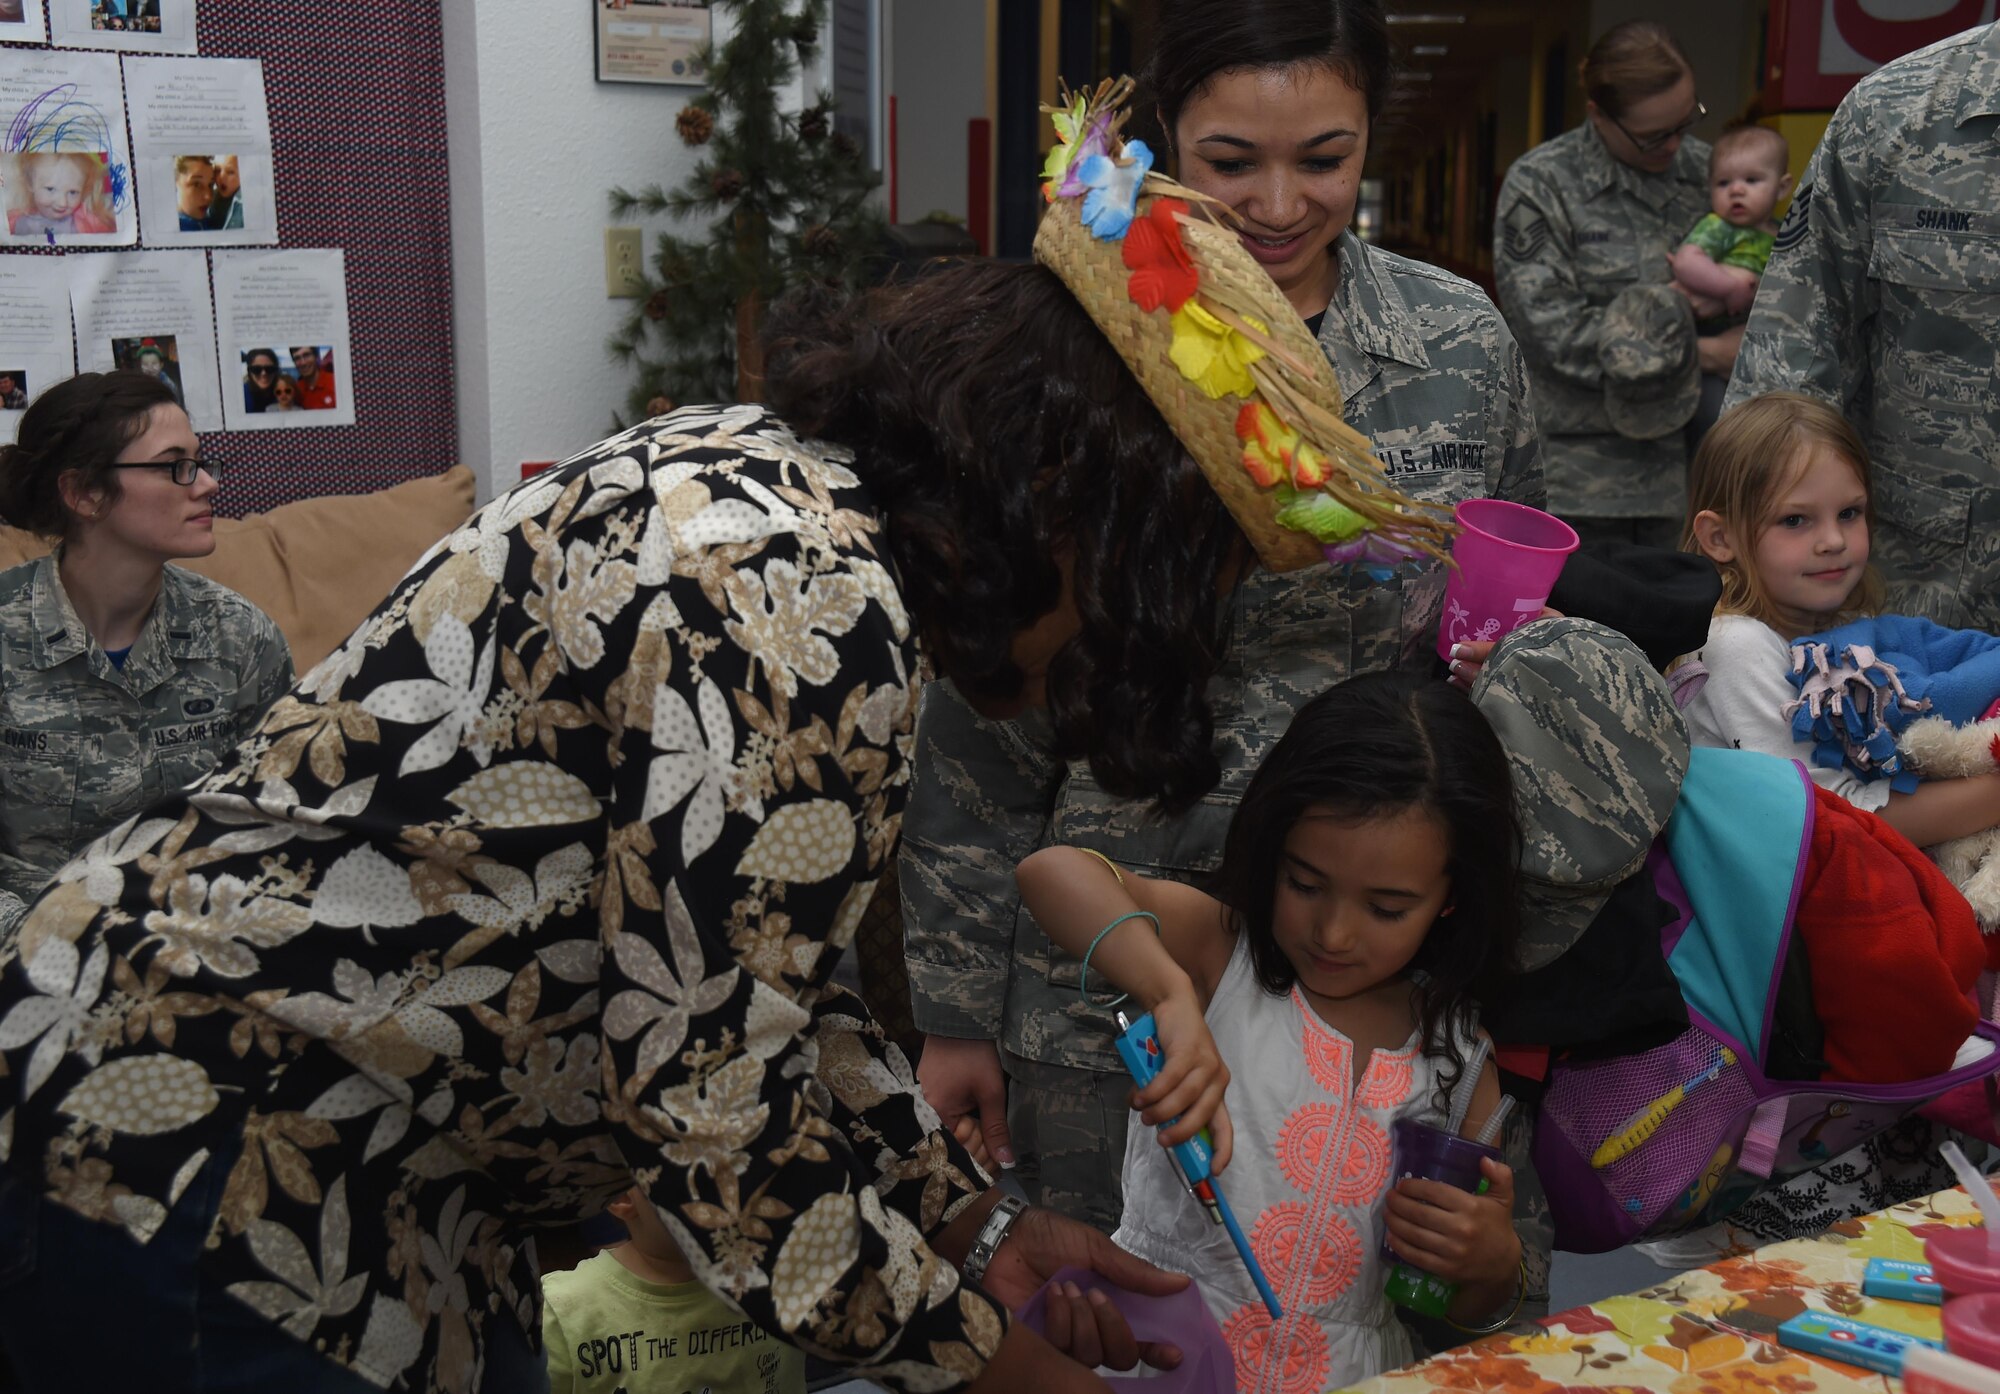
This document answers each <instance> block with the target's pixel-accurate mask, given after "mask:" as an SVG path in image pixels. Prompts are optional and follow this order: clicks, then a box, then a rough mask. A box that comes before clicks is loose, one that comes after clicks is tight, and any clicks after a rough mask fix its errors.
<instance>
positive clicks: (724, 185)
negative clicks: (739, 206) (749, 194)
mask: <svg viewBox="0 0 2000 1394" xmlns="http://www.w3.org/2000/svg"><path fill="white" fill-rule="evenodd" d="M709 188H711V189H713V190H714V191H715V196H716V197H717V198H720V199H733V198H735V197H736V196H737V195H738V194H740V193H742V192H743V171H742V170H740V169H725V170H718V171H717V172H716V175H715V178H714V179H712V180H710V181H709Z"/></svg>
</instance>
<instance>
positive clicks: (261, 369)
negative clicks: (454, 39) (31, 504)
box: [243, 126, 1625, 378]
mask: <svg viewBox="0 0 2000 1394" xmlns="http://www.w3.org/2000/svg"><path fill="white" fill-rule="evenodd" d="M1618 129H1619V130H1621V131H1622V130H1624V129H1625V128H1624V127H1623V126H1620V127H1619V128H1618ZM243 371H244V372H246V373H248V374H249V375H250V376H251V377H253V378H267V377H269V376H271V374H273V373H275V372H277V371H278V365H277V364H275V363H252V364H251V365H250V366H249V367H248V368H245V369H244V370H243Z"/></svg>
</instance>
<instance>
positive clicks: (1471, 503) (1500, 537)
mask: <svg viewBox="0 0 2000 1394" xmlns="http://www.w3.org/2000/svg"><path fill="white" fill-rule="evenodd" d="M1452 513H1453V516H1454V517H1455V518H1456V519H1457V520H1458V540H1457V541H1456V542H1454V543H1453V544H1452V548H1451V555H1452V560H1453V561H1455V562H1457V563H1458V565H1457V566H1456V567H1454V568H1453V569H1452V571H1451V579H1450V580H1449V581H1447V582H1446V583H1445V590H1444V617H1443V619H1442V620H1440V621H1439V623H1438V657H1439V658H1443V659H1449V658H1450V657H1451V649H1452V645H1454V644H1465V643H1479V642H1481V641H1484V640H1491V639H1499V638H1503V637H1504V636H1506V635H1508V634H1512V633H1513V632H1514V631H1515V630H1517V629H1519V628H1520V627H1521V626H1522V625H1524V624H1526V623H1528V621H1530V620H1532V619H1534V618H1535V617H1536V616H1537V615H1539V614H1541V613H1542V607H1543V606H1545V605H1547V604H1548V603H1549V592H1551V591H1553V590H1554V589H1555V588H1556V577H1558V576H1560V575H1562V569H1563V563H1564V562H1566V561H1568V560H1569V554H1570V553H1571V552H1574V551H1575V550H1576V530H1575V529H1574V528H1572V527H1570V525H1569V524H1568V523H1565V522H1564V521H1563V520H1562V519H1560V518H1554V517H1551V516H1550V515H1548V514H1546V513H1544V512H1542V510H1541V509H1539V508H1530V507H1528V506H1527V505H1526V504H1523V503H1508V502H1507V501H1506V500H1505V499H1467V500H1465V502H1463V503H1461V504H1459V505H1458V507H1457V508H1455V509H1453V510H1452Z"/></svg>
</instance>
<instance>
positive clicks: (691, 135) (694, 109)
mask: <svg viewBox="0 0 2000 1394" xmlns="http://www.w3.org/2000/svg"><path fill="white" fill-rule="evenodd" d="M674 129H675V130H677V131H679V132H680V133H681V140H682V141H684V142H685V143H686V144H688V145H706V144H708V138H709V137H710V136H712V135H714V134H715V117H714V115H713V114H711V113H710V112H709V111H708V109H707V108H705V107H698V106H684V107H682V108H681V114H680V115H679V116H676V117H675V118H674Z"/></svg>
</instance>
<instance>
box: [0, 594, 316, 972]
mask: <svg viewBox="0 0 2000 1394" xmlns="http://www.w3.org/2000/svg"><path fill="white" fill-rule="evenodd" d="M291 685H292V653H291V650H290V649H289V648H288V647H286V644H285V637H284V635H282V634H280V633H279V632H278V626H277V625H276V624H274V623H272V621H271V617H270V616H269V615H266V614H265V613H264V612H263V611H262V610H259V609H258V608H257V607H256V606H255V605H252V604H251V603H250V602H249V601H247V600H245V599H244V598H243V597H242V596H240V595H238V594H237V593H236V592H235V591H233V590H230V589H229V588H228V587H227V586H223V585H218V584H217V583H216V582H214V581H211V580H209V579H208V578H207V577H205V576H197V575H195V574H194V573H193V572H192V571H183V570H182V569H181V568H180V567H177V566H169V567H167V568H166V572H165V575H164V577H163V579H162V582H161V586H160V598H159V601H158V603H156V604H155V605H154V607H153V613H152V615H151V616H150V617H149V618H148V619H147V621H146V626H145V628H144V629H143V630H142V631H140V634H139V638H138V640H137V642H135V643H134V644H133V645H132V648H131V651H130V653H129V654H128V655H127V656H126V659H125V666H124V667H123V668H122V669H121V668H117V667H114V666H112V663H111V660H110V659H108V658H106V657H105V656H104V650H103V649H101V648H99V647H98V646H97V644H96V642H95V641H94V640H92V638H91V637H90V632H89V631H88V630H87V629H85V628H84V626H83V624H82V623H81V622H80V621H79V620H78V619H77V617H76V611H75V610H74V609H72V608H71V606H70V602H69V597H68V596H67V595H66V594H64V593H63V588H62V581H61V580H60V578H59V576H58V573H57V570H56V559H55V557H53V556H48V557H43V558H42V559H40V560H39V561H32V562H28V563H27V564H25V565H23V566H17V567H14V568H13V569H12V570H9V571H6V572H4V573H0V933H4V932H5V931H6V929H7V928H8V927H10V926H11V925H13V924H14V923H16V922H17V921H18V920H19V919H20V916H21V912H22V908H23V904H24V902H26V901H30V900H33V899H34V898H35V895H36V894H37V893H38V892H39V891H40V890H41V889H42V887H43V886H44V885H46V884H47V883H48V880H49V878H50V877H51V876H54V875H55V874H56V871H57V869H58V868H60V867H61V866H62V864H63V863H64V862H66V861H68V860H69V859H70V858H71V857H72V856H74V855H75V854H76V852H77V850H78V849H79V848H81V847H82V846H83V845H84V844H85V843H87V842H89V841H91V840H92V839H93V838H95V837H96V836H97V835H98V834H99V833H101V832H103V831H104V830H105V829H107V828H110V827H112V826H114V825H115V824H117V823H119V822H121V821H122V820H124V819H126V818H129V817H131V816H132V815H133V814H135V813H137V812H138V811H139V810H140V809H142V808H144V807H145V806H146V805H148V804H151V803H155V802H157V801H158V800H160V799H161V798H162V797H164V796H165V795H167V794H170V793H172V792H173V791H174V790H176V789H178V788H180V787H181V786H182V785H185V784H187V783H189V782H191V781H192V780H194V779H195V778H197V777H198V776H200V775H204V774H206V773H208V771H209V770H211V769H213V768H214V767H215V764H216V762H217V761H218V760H219V759H221V758H222V755H223V754H224V752H226V751H228V750H229V749H231V748H232V747H234V746H235V744H236V743H237V742H238V741H240V740H242V739H243V738H244V737H245V736H247V735H249V734H250V732H251V731H252V730H254V729H255V727H256V725H257V722H258V720H259V719H260V718H261V717H262V716H263V715H264V712H265V709H266V708H268V707H269V706H270V705H271V704H272V703H273V702H275V701H277V700H278V698H279V697H281V696H283V695H284V692H285V689H287V688H289V687H290V686H291Z"/></svg>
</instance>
